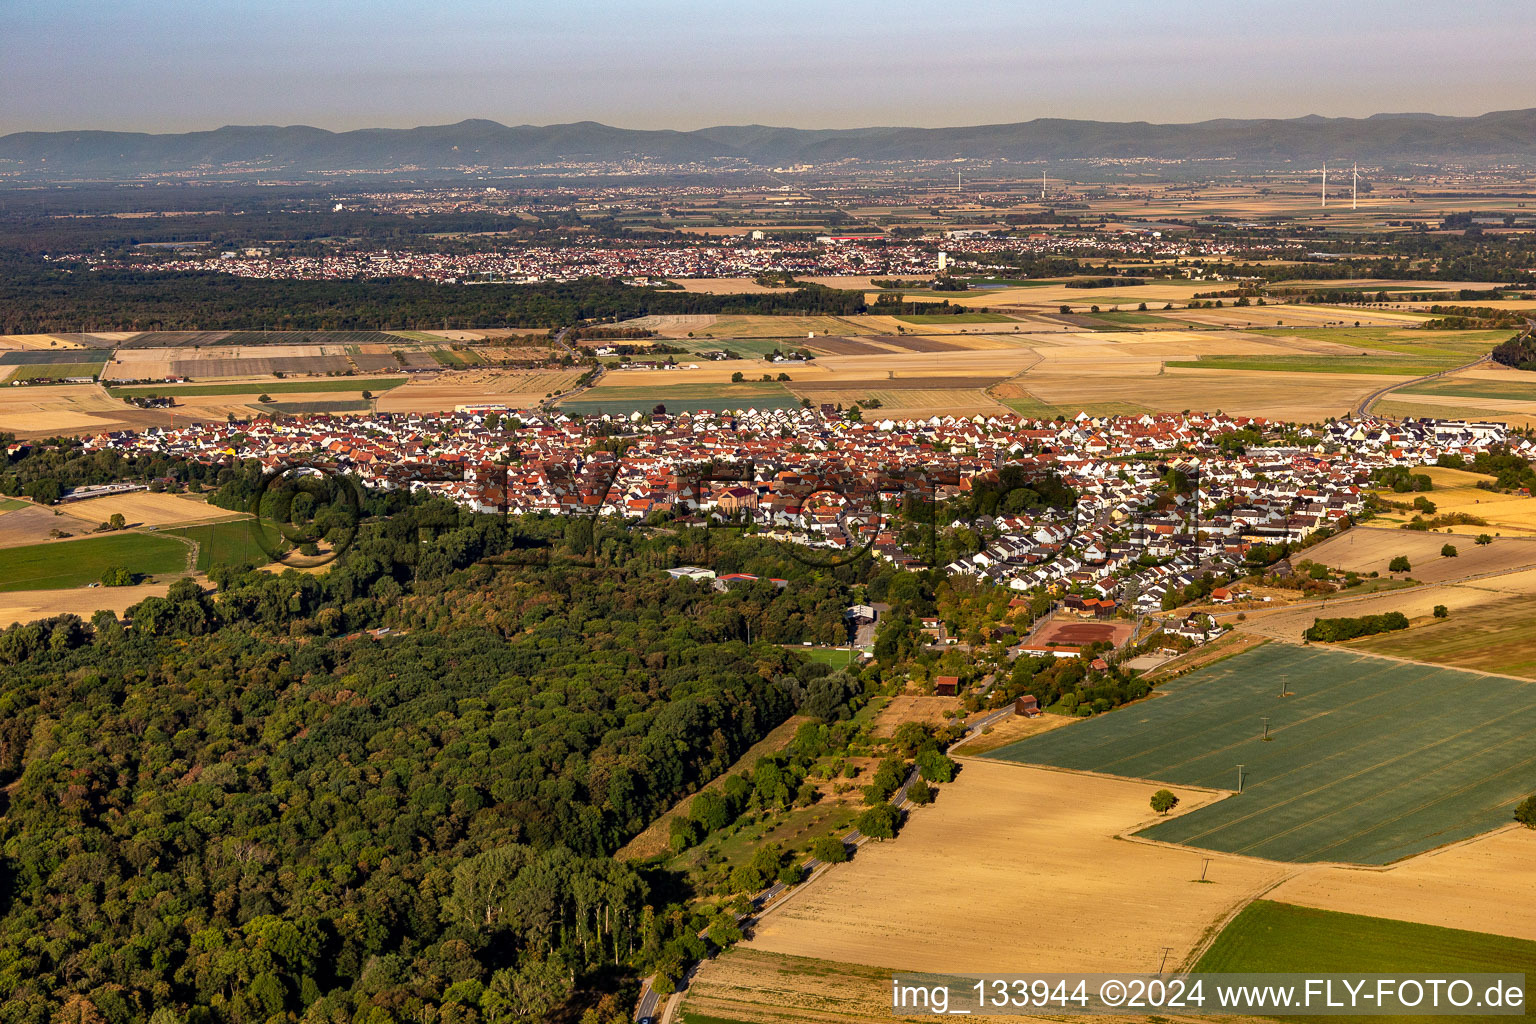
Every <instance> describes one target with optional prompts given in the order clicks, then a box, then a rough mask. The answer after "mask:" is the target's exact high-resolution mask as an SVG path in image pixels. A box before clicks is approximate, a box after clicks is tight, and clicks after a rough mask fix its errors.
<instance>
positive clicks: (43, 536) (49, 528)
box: [0, 504, 95, 548]
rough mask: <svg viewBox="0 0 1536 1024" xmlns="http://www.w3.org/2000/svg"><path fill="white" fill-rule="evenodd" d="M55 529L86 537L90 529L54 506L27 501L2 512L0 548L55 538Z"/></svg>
mask: <svg viewBox="0 0 1536 1024" xmlns="http://www.w3.org/2000/svg"><path fill="white" fill-rule="evenodd" d="M94 525H95V524H92V526H94ZM54 530H59V531H62V532H64V533H67V534H69V535H71V536H73V537H83V536H85V534H86V533H88V532H89V530H88V529H87V528H86V527H83V526H81V524H80V523H79V522H77V521H76V520H74V519H71V518H70V517H69V516H66V515H64V514H63V513H61V512H58V511H56V510H55V509H53V508H50V507H48V506H46V505H32V504H26V505H24V506H23V507H21V508H17V509H13V510H11V511H9V512H6V513H4V514H3V515H0V548H19V547H24V546H26V545H28V544H43V543H46V542H47V541H50V540H53V539H55V538H53V537H51V536H50V534H51V533H52V532H53V531H54Z"/></svg>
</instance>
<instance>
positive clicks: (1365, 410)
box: [1351, 355, 1493, 417]
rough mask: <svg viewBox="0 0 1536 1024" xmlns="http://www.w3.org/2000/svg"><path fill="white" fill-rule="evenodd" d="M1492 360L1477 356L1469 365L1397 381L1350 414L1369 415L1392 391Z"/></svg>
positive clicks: (1364, 401) (1370, 397)
mask: <svg viewBox="0 0 1536 1024" xmlns="http://www.w3.org/2000/svg"><path fill="white" fill-rule="evenodd" d="M1492 358H1493V357H1492V356H1491V355H1485V356H1479V357H1478V358H1476V359H1474V360H1472V361H1471V362H1470V363H1466V364H1464V365H1462V366H1453V367H1451V368H1450V369H1448V370H1441V371H1440V372H1439V373H1431V374H1429V375H1427V376H1424V377H1415V378H1413V379H1412V380H1405V381H1399V382H1398V383H1396V384H1388V385H1387V386H1386V387H1384V388H1377V389H1376V390H1375V391H1372V392H1371V393H1370V394H1368V395H1366V396H1365V397H1364V398H1362V399H1360V401H1359V402H1358V403H1357V404H1356V405H1355V407H1354V409H1352V410H1351V412H1353V413H1354V415H1355V416H1357V417H1364V416H1368V415H1370V412H1371V406H1372V405H1375V404H1376V403H1377V402H1379V401H1380V400H1381V399H1383V398H1385V397H1386V396H1387V395H1389V394H1391V393H1392V392H1394V391H1399V390H1401V389H1403V388H1407V387H1412V386H1413V385H1415V384H1423V383H1424V382H1425V381H1430V380H1438V379H1439V378H1441V377H1448V376H1450V375H1451V374H1453V373H1460V372H1461V371H1462V370H1470V369H1472V367H1474V366H1478V365H1480V364H1482V363H1486V362H1488V360H1490V359H1492Z"/></svg>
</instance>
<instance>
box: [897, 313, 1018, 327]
mask: <svg viewBox="0 0 1536 1024" xmlns="http://www.w3.org/2000/svg"><path fill="white" fill-rule="evenodd" d="M895 319H897V320H900V321H901V322H902V323H905V324H1011V323H1014V322H1015V321H1014V319H1013V317H1011V316H1004V315H1003V314H1001V313H948V314H945V313H914V314H912V315H910V316H898V317H896V318H895Z"/></svg>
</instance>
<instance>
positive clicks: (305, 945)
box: [0, 515, 873, 1024]
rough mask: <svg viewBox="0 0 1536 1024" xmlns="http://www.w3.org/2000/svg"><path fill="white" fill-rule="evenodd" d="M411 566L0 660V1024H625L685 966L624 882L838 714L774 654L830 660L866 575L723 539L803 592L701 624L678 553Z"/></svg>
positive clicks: (793, 663)
mask: <svg viewBox="0 0 1536 1024" xmlns="http://www.w3.org/2000/svg"><path fill="white" fill-rule="evenodd" d="M401 536H403V534H402V533H401V532H400V531H395V532H393V533H390V532H388V531H384V530H376V529H371V528H370V529H369V530H367V531H365V534H364V536H363V537H362V538H361V539H360V540H359V542H358V543H357V544H356V545H355V546H354V548H353V549H352V550H351V551H349V552H348V553H347V557H346V559H345V560H344V562H343V563H342V564H339V565H337V566H335V567H333V568H332V569H331V570H330V571H329V572H327V573H324V574H320V575H307V574H301V573H297V572H291V571H290V572H288V573H285V574H282V575H277V574H274V573H269V572H261V571H247V570H244V569H241V568H231V569H225V570H221V571H218V572H216V573H215V576H216V578H217V580H218V583H219V588H220V589H219V592H218V593H216V594H206V593H203V592H202V591H201V590H200V589H199V588H198V587H197V586H196V585H195V584H193V583H191V582H190V581H183V582H180V583H178V584H176V585H174V586H173V587H172V590H171V593H170V595H169V596H168V597H166V598H152V599H150V600H148V601H146V602H144V603H143V604H141V605H139V606H137V607H136V608H135V609H133V610H131V612H130V618H131V626H130V628H128V629H126V630H125V629H124V628H123V627H122V625H121V624H119V623H118V621H117V620H116V619H115V618H114V617H113V616H112V615H111V614H109V613H100V614H98V615H97V616H96V617H95V619H94V620H93V621H92V622H91V623H84V622H82V621H81V620H79V619H77V618H75V617H73V616H66V617H62V618H60V619H56V620H49V621H45V622H42V623H34V624H31V625H28V626H21V627H13V628H12V629H10V630H6V631H4V632H3V633H0V793H3V796H0V1004H3V1009H0V1020H3V1021H38V1022H43V1021H51V1020H82V1021H91V1020H101V1021H110V1022H118V1021H137V1020H150V1019H153V1020H155V1021H157V1022H171V1021H186V1022H224V1021H229V1022H245V1021H267V1020H274V1019H275V1020H283V1019H295V1020H296V1019H299V1018H300V1017H302V1018H303V1019H305V1020H315V1021H320V1020H325V1021H331V1020H335V1021H341V1020H346V1021H366V1022H369V1024H383V1022H387V1021H401V1022H404V1021H436V1020H442V1021H463V1022H474V1021H482V1020H483V1021H503V1022H505V1021H518V1020H528V1021H533V1020H549V1019H561V1018H565V1019H571V1020H575V1019H576V1018H578V1017H580V1016H581V1015H582V1013H583V1011H586V1013H587V1017H588V1020H589V1021H591V1020H601V1021H607V1020H610V1019H614V1018H615V1017H618V1016H623V1015H624V1014H623V1008H624V1000H622V999H621V998H619V996H620V995H627V994H628V990H626V986H632V985H633V980H634V979H635V978H636V977H638V976H640V975H641V974H642V973H643V972H645V971H647V970H648V969H649V968H650V967H651V966H652V965H653V964H655V963H656V962H657V961H658V960H660V959H663V958H666V957H674V958H675V956H676V955H677V954H676V950H677V948H678V946H679V945H680V944H687V943H689V942H690V941H693V940H691V934H692V932H693V931H696V930H697V929H698V927H700V926H701V922H700V921H699V920H696V919H695V918H696V916H697V915H690V913H688V912H685V911H683V910H682V907H681V901H682V899H683V898H684V895H685V894H683V893H680V892H678V891H676V888H675V880H673V879H670V878H668V877H666V876H664V875H660V874H657V873H655V872H650V871H649V870H648V869H642V870H636V869H635V868H633V867H630V866H625V865H621V864H619V863H617V862H616V861H614V860H613V859H611V856H610V855H611V853H612V852H613V851H614V850H615V849H616V848H617V847H618V846H619V845H620V844H622V843H623V842H625V841H626V840H627V839H628V838H629V837H631V836H633V835H634V834H635V833H637V832H638V831H639V830H640V829H642V828H643V827H644V826H645V825H646V824H647V823H648V822H649V821H651V820H652V819H653V818H655V817H656V816H657V815H658V814H659V813H660V812H661V811H662V810H663V809H665V808H666V807H668V806H669V805H670V804H671V803H673V802H674V801H675V800H676V799H677V798H679V797H680V796H682V795H684V794H686V793H688V792H691V791H692V790H694V789H696V788H697V787H698V786H699V785H700V784H702V782H704V781H706V780H708V779H710V778H712V777H714V776H716V775H718V774H719V773H720V772H722V771H723V770H724V769H725V768H726V767H727V766H729V765H730V764H731V762H732V761H733V760H734V759H735V758H736V757H738V756H739V755H740V754H741V753H742V752H743V751H745V750H746V749H747V747H748V746H750V745H751V744H752V743H754V742H755V741H756V740H758V739H759V738H761V737H762V736H763V735H764V734H765V733H766V732H767V731H768V730H770V729H771V728H773V727H774V726H775V725H777V724H778V723H780V722H782V721H783V720H784V719H786V718H787V717H788V716H789V715H791V714H792V713H794V712H795V711H796V709H797V708H796V705H797V702H798V703H799V704H800V705H801V707H800V710H801V711H802V713H805V712H807V711H812V710H816V711H817V712H818V713H821V714H824V715H829V716H835V715H836V714H837V713H838V709H836V708H833V707H827V706H824V705H825V701H824V700H823V705H822V706H818V707H816V708H813V707H812V704H813V702H814V701H815V700H817V699H820V698H825V696H826V693H827V692H832V693H836V694H844V693H845V692H846V691H845V689H844V685H845V684H842V683H839V685H838V686H837V687H833V688H831V689H830V690H829V689H828V688H827V687H825V686H822V687H818V686H817V685H816V681H817V680H819V679H824V678H828V674H829V670H828V669H827V667H826V666H823V665H815V664H810V663H806V662H804V661H803V660H802V659H801V658H800V657H799V655H797V654H795V653H794V652H793V651H792V650H790V649H787V648H786V647H784V646H779V645H781V644H787V643H791V642H795V641H798V640H800V639H802V638H804V639H812V638H816V639H828V638H831V637H835V636H836V635H837V634H838V631H840V630H842V629H843V628H844V627H843V623H842V614H841V613H842V608H843V607H844V604H845V602H846V598H847V596H848V583H849V582H851V580H852V577H849V578H848V579H839V578H836V577H835V576H834V575H833V574H825V573H824V574H820V575H818V576H815V577H813V576H811V575H810V574H809V573H808V572H807V571H806V570H804V568H803V567H798V570H797V564H796V563H794V562H793V561H792V560H789V559H786V558H783V556H782V553H780V552H777V551H775V550H774V549H773V548H772V547H771V546H767V545H762V544H759V543H757V542H753V541H750V540H734V541H724V542H718V541H717V542H716V547H715V550H714V552H713V557H714V560H715V564H717V565H728V566H729V567H739V568H742V569H746V570H749V571H751V570H755V571H760V572H772V573H774V574H775V575H780V576H785V577H787V578H789V580H790V583H789V585H788V586H787V587H785V588H784V589H783V590H776V589H775V588H774V587H772V586H771V585H768V584H766V583H765V584H763V585H762V586H761V587H748V588H744V589H738V590H735V591H732V592H730V593H716V592H714V591H713V590H712V589H711V588H710V587H709V586H708V585H707V584H700V583H694V582H690V581H679V580H673V579H671V578H670V577H668V576H667V575H666V574H665V573H664V572H661V571H660V567H662V566H665V565H671V564H677V563H678V562H679V561H686V560H695V559H696V558H697V556H699V555H701V554H703V552H701V551H699V550H697V549H696V548H693V547H691V546H690V545H692V544H696V543H697V542H696V541H688V540H685V539H680V538H678V537H674V536H669V535H660V534H658V535H656V536H653V537H649V538H647V537H644V536H641V535H639V534H634V533H622V532H617V531H616V532H614V533H613V534H607V533H604V532H602V531H600V533H599V537H598V538H597V544H596V559H597V561H598V562H599V563H600V564H601V571H600V572H598V571H595V570H593V569H587V568H584V567H581V566H572V567H565V568H561V567H554V568H546V567H513V568H505V567H503V568H499V569H498V568H492V567H488V566H485V565H477V564H475V563H476V561H477V559H480V558H482V557H483V556H484V555H485V554H488V553H493V552H494V551H496V550H499V549H502V548H504V547H506V546H507V544H508V539H507V535H506V532H505V528H504V526H503V525H502V524H501V523H500V522H499V521H490V522H487V521H486V520H485V519H483V518H482V519H479V520H472V519H471V517H469V516H468V515H464V516H463V517H462V518H461V520H460V522H459V525H458V526H457V527H456V528H454V529H450V530H447V531H440V534H439V537H438V539H437V540H435V541H431V542H429V543H427V544H426V545H425V546H424V549H423V550H422V551H421V552H420V553H419V554H418V555H416V556H413V557H410V558H405V557H399V556H400V555H401V554H402V550H403V549H401V548H400V547H399V545H400V544H401V541H400V540H399V538H400V537H401ZM722 571H728V569H725V568H723V569H722ZM839 571H840V572H842V571H846V570H839ZM866 571H873V570H866ZM749 624H750V626H751V636H752V639H753V640H754V641H755V643H754V644H753V645H751V646H749V645H748V644H747V643H746V636H747V627H748V625H749ZM369 627H374V628H378V627H388V629H389V632H388V633H385V634H383V635H378V636H375V635H370V634H369V633H367V632H359V630H364V629H366V628H369ZM818 694H820V698H818V697H817V695H818ZM604 993H607V994H608V995H607V998H606V999H605V998H604Z"/></svg>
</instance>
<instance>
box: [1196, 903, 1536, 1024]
mask: <svg viewBox="0 0 1536 1024" xmlns="http://www.w3.org/2000/svg"><path fill="white" fill-rule="evenodd" d="M1195 970H1196V971H1198V972H1213V973H1235V974H1240V973H1250V972H1252V973H1266V972H1294V973H1307V972H1311V971H1328V972H1352V973H1379V974H1392V975H1402V974H1409V973H1426V972H1434V973H1441V972H1452V971H1454V972H1458V973H1488V974H1524V975H1526V977H1527V979H1528V980H1527V982H1526V990H1527V993H1529V992H1530V990H1531V980H1530V979H1533V978H1536V942H1527V941H1524V940H1522V939H1512V938H1507V937H1505V936H1502V935H1487V934H1484V933H1482V932H1470V931H1461V930H1459V929H1455V928H1437V927H1434V926H1432V925H1426V924H1412V923H1409V922H1407V921H1392V920H1388V919H1386V918H1382V917H1362V916H1360V915H1358V914H1340V913H1337V912H1334V911H1330V910H1315V909H1312V908H1310V907H1297V906H1292V905H1290V904H1287V903H1274V902H1271V901H1269V900H1255V901H1254V902H1253V903H1250V904H1249V905H1248V906H1246V907H1244V908H1243V911H1242V913H1240V914H1238V915H1237V916H1236V917H1235V918H1233V919H1232V921H1231V923H1229V924H1228V925H1227V927H1226V928H1224V929H1222V932H1221V934H1220V935H1219V936H1217V938H1216V941H1215V942H1214V943H1213V944H1212V945H1211V947H1210V949H1208V950H1206V952H1205V955H1204V956H1202V957H1201V958H1200V961H1199V963H1197V964H1196V965H1195ZM1303 1019H1307V1018H1303ZM1316 1019H1318V1020H1328V1021H1345V1020H1350V1019H1354V1018H1349V1017H1338V1016H1328V1017H1318V1018H1316ZM1358 1019H1360V1020H1369V1019H1373V1018H1367V1017H1361V1018H1358ZM1374 1019H1380V1018H1374ZM1457 1019H1458V1020H1500V1019H1504V1018H1499V1017H1477V1016H1472V1015H1466V1016H1463V1015H1458V1016H1457Z"/></svg>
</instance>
